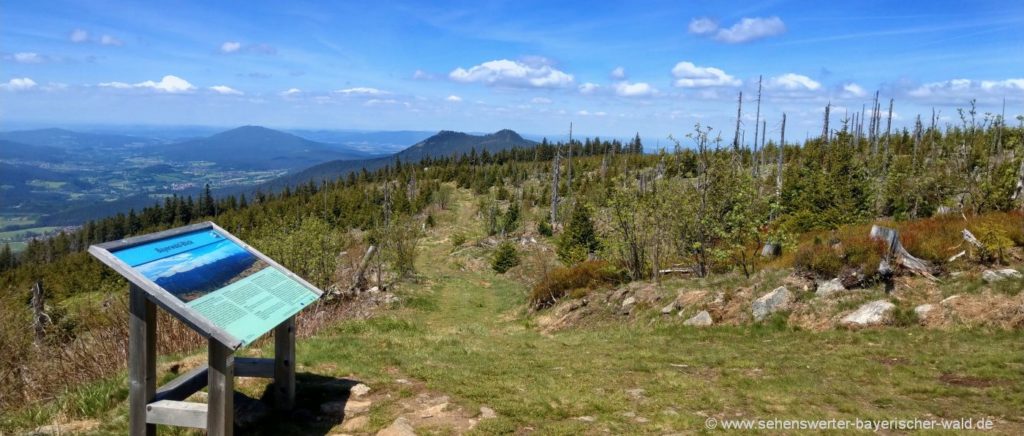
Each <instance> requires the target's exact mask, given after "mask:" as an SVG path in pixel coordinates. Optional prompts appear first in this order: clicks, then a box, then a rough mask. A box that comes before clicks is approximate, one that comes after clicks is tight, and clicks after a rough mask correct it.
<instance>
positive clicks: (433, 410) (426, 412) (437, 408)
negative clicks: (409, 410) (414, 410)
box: [419, 402, 448, 418]
mask: <svg viewBox="0 0 1024 436" xmlns="http://www.w3.org/2000/svg"><path fill="white" fill-rule="evenodd" d="M447 407H448V403H447V402H445V403H441V404H438V405H434V406H430V407H428V408H426V409H423V410H421V411H420V413H419V416H420V418H430V417H433V416H437V415H440V414H441V413H442V412H444V409H445V408H447Z"/></svg>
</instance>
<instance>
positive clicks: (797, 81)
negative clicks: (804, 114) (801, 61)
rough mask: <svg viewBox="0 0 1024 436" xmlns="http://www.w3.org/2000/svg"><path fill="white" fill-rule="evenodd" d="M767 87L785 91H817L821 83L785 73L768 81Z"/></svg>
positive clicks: (799, 75)
mask: <svg viewBox="0 0 1024 436" xmlns="http://www.w3.org/2000/svg"><path fill="white" fill-rule="evenodd" d="M768 87H769V88H775V89H783V90H786V91H817V90H818V89H821V83H818V82H816V81H815V80H814V79H811V78H810V77H807V76H804V75H802V74H795V73H786V74H783V75H781V76H776V77H772V78H771V79H768Z"/></svg>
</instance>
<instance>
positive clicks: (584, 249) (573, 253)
mask: <svg viewBox="0 0 1024 436" xmlns="http://www.w3.org/2000/svg"><path fill="white" fill-rule="evenodd" d="M556 245H557V248H558V249H557V252H558V258H559V259H560V260H561V261H562V262H563V263H565V264H567V265H574V264H577V263H580V262H582V261H584V260H587V258H588V257H589V256H590V254H592V253H595V252H597V250H598V249H600V248H601V243H600V242H599V241H598V240H597V232H596V231H594V222H593V221H592V220H591V218H590V209H588V208H587V207H586V206H585V205H583V204H582V203H579V202H577V203H576V206H575V207H574V208H573V210H572V215H571V216H570V217H569V224H568V225H566V227H565V231H564V232H562V235H561V236H559V238H558V241H557V242H556Z"/></svg>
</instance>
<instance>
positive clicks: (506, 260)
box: [491, 241, 519, 274]
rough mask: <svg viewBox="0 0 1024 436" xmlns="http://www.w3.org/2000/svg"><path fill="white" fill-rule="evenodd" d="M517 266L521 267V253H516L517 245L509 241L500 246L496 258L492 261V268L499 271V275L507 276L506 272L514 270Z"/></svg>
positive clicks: (495, 254) (495, 253)
mask: <svg viewBox="0 0 1024 436" xmlns="http://www.w3.org/2000/svg"><path fill="white" fill-rule="evenodd" d="M516 265H519V253H518V252H516V247H515V245H512V243H511V242H508V241H505V242H502V243H501V244H498V249H497V250H496V251H495V252H494V258H492V259H491V268H493V269H494V270H495V271H497V272H498V274H505V271H508V270H510V269H512V267H514V266H516Z"/></svg>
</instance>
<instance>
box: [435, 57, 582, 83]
mask: <svg viewBox="0 0 1024 436" xmlns="http://www.w3.org/2000/svg"><path fill="white" fill-rule="evenodd" d="M448 77H449V78H451V79H452V80H454V81H456V82H462V83H483V84H486V85H492V86H508V87H519V88H564V87H567V86H571V85H572V84H573V80H574V79H573V76H572V74H568V73H565V72H563V71H560V70H558V69H556V68H554V67H552V66H551V65H549V64H547V63H533V62H531V63H525V62H519V61H510V60H508V59H499V60H494V61H488V62H484V63H482V64H480V65H476V66H473V67H470V68H469V69H465V68H461V67H459V68H456V69H454V70H452V72H451V73H449V74H448Z"/></svg>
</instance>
